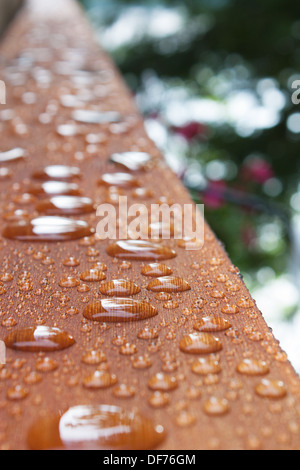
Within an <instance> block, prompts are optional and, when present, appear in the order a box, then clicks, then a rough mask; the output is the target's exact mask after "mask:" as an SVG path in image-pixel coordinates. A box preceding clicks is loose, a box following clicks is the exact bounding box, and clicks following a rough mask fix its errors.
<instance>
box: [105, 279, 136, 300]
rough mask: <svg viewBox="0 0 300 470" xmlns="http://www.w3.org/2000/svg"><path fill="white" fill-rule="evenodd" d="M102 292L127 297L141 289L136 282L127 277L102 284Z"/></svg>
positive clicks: (112, 295)
mask: <svg viewBox="0 0 300 470" xmlns="http://www.w3.org/2000/svg"><path fill="white" fill-rule="evenodd" d="M99 289H100V292H101V294H104V295H109V296H111V297H127V296H130V295H135V294H138V293H139V292H140V291H141V289H140V287H139V286H138V285H137V284H135V283H134V282H131V281H127V280H126V279H113V280H112V281H108V282H103V283H102V284H101V285H100V288H99Z"/></svg>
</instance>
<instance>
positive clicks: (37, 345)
mask: <svg viewBox="0 0 300 470" xmlns="http://www.w3.org/2000/svg"><path fill="white" fill-rule="evenodd" d="M4 342H5V344H6V346H7V347H8V348H11V349H16V350H17V351H27V352H36V351H59V350H61V349H65V348H68V347H70V346H72V344H74V343H75V340H74V338H73V337H72V336H71V335H69V334H68V333H67V332H65V331H62V330H60V329H58V328H53V327H49V326H37V327H28V328H22V329H19V330H15V331H13V332H12V333H10V334H9V335H8V336H6V338H5V340H4Z"/></svg>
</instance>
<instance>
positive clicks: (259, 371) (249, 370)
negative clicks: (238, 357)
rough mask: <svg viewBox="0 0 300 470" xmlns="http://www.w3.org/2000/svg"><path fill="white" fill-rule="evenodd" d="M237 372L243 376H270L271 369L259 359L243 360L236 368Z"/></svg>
mask: <svg viewBox="0 0 300 470" xmlns="http://www.w3.org/2000/svg"><path fill="white" fill-rule="evenodd" d="M236 370H237V372H239V373H240V374H243V375H254V376H256V375H265V374H268V373H269V371H270V369H269V366H268V364H267V363H266V362H265V361H263V360H259V359H252V358H248V359H243V361H241V362H240V363H239V364H238V365H237V367H236Z"/></svg>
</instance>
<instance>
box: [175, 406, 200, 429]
mask: <svg viewBox="0 0 300 470" xmlns="http://www.w3.org/2000/svg"><path fill="white" fill-rule="evenodd" d="M175 423H176V424H177V426H179V427H181V428H187V427H190V426H193V424H195V423H196V416H195V415H194V414H193V413H191V412H190V411H188V410H181V411H180V412H179V413H178V414H177V415H176V416H175Z"/></svg>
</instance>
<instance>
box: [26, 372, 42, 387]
mask: <svg viewBox="0 0 300 470" xmlns="http://www.w3.org/2000/svg"><path fill="white" fill-rule="evenodd" d="M23 380H24V382H25V384H26V385H34V384H37V383H39V382H41V381H42V380H43V377H42V376H41V374H39V373H38V372H35V371H31V372H29V373H28V374H26V375H25V376H24V379H23Z"/></svg>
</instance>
